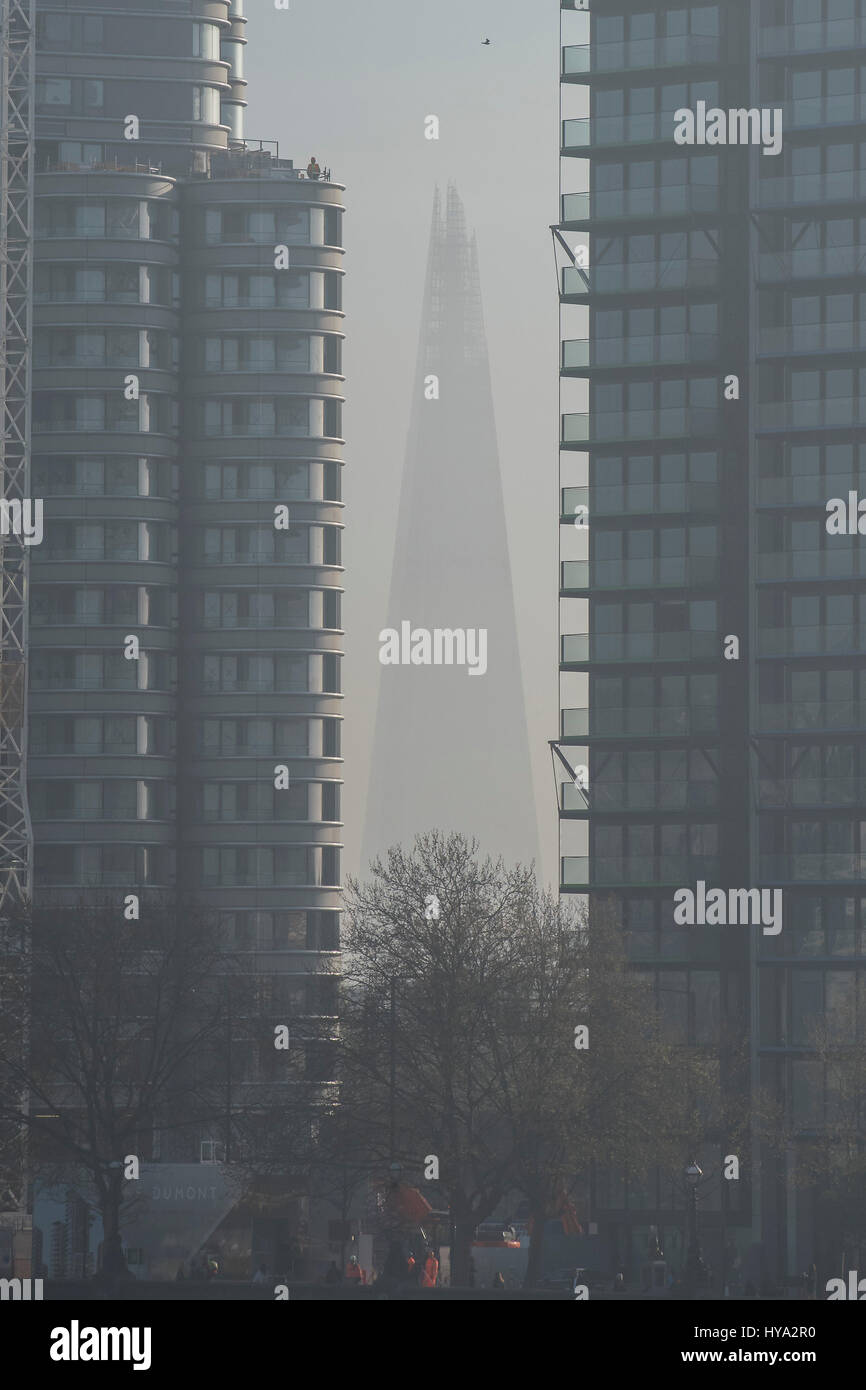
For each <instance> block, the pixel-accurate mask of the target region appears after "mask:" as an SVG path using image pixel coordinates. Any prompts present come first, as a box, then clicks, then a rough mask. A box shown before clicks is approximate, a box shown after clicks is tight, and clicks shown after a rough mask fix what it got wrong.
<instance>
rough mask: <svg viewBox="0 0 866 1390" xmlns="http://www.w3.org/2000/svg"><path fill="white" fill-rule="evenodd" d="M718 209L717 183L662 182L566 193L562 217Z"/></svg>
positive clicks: (679, 214)
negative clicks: (638, 186)
mask: <svg viewBox="0 0 866 1390" xmlns="http://www.w3.org/2000/svg"><path fill="white" fill-rule="evenodd" d="M828 177H835V176H832V175H828ZM776 182H787V180H776ZM718 210H719V189H718V187H717V185H715V184H702V183H672V184H658V185H654V186H653V187H651V188H610V189H599V190H596V191H593V192H586V193H564V194H563V195H562V217H561V221H562V222H563V223H569V222H587V221H590V220H591V219H594V218H595V219H599V220H614V221H615V220H618V219H621V218H626V217H628V218H637V219H642V218H646V217H685V216H687V215H689V214H693V213H699V212H718Z"/></svg>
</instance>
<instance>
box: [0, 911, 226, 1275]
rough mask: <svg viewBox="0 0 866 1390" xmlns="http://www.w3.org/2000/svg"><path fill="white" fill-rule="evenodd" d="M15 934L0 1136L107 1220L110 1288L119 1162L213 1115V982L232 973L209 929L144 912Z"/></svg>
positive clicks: (222, 1029)
mask: <svg viewBox="0 0 866 1390" xmlns="http://www.w3.org/2000/svg"><path fill="white" fill-rule="evenodd" d="M16 928H17V935H18V938H19V940H20V943H21V951H20V954H19V956H18V959H17V962H16V963H15V964H14V965H13V964H12V963H11V958H10V955H9V953H8V952H7V954H6V955H5V957H4V962H5V972H4V980H3V985H4V993H5V995H6V996H7V999H8V1000H9V1001H10V1005H11V1007H10V1008H9V1009H8V1012H7V1014H6V1022H5V1024H4V1025H3V1026H2V1028H0V1127H5V1128H6V1131H7V1133H9V1132H10V1131H13V1130H16V1129H17V1131H18V1132H19V1133H20V1132H21V1128H22V1126H23V1128H24V1130H25V1132H26V1135H27V1139H28V1148H29V1161H30V1165H31V1168H34V1169H36V1170H37V1171H38V1172H39V1173H40V1174H41V1175H46V1174H51V1175H61V1174H64V1173H65V1174H66V1175H67V1176H68V1174H69V1172H70V1170H77V1171H78V1172H79V1173H82V1174H83V1175H84V1176H85V1178H86V1180H87V1181H88V1183H89V1185H90V1186H91V1187H92V1190H93V1192H94V1194H95V1199H96V1202H97V1205H98V1207H99V1210H100V1213H101V1216H102V1222H103V1229H104V1246H103V1271H104V1272H105V1273H106V1274H107V1275H117V1274H120V1273H123V1272H124V1269H125V1265H124V1261H123V1256H122V1253H121V1223H122V1216H123V1214H124V1213H125V1212H127V1211H128V1205H127V1202H126V1198H127V1197H128V1195H129V1193H130V1192H131V1191H133V1190H134V1184H130V1183H129V1182H128V1177H129V1175H130V1174H131V1172H132V1171H134V1166H133V1165H132V1164H130V1163H129V1162H128V1160H129V1159H130V1158H133V1157H134V1158H137V1159H138V1161H139V1162H141V1161H143V1160H146V1159H147V1158H148V1157H149V1156H150V1152H151V1142H152V1135H153V1132H154V1129H155V1128H156V1127H158V1128H159V1129H160V1131H162V1132H166V1131H169V1130H172V1129H174V1130H181V1129H184V1128H189V1127H200V1126H201V1125H203V1124H206V1123H208V1122H210V1121H213V1119H214V1117H215V1116H218V1115H220V1114H221V1113H222V1104H221V1101H222V1093H221V1084H220V1083H221V1069H222V1049H223V1048H224V1045H225V1036H226V1018H225V1002H224V1001H225V991H224V990H223V989H221V988H219V987H218V983H217V982H218V977H219V976H220V975H226V974H227V973H230V971H231V962H230V960H229V958H228V957H227V956H226V955H225V954H224V953H223V952H222V951H221V949H220V941H219V939H218V934H217V932H216V930H215V928H214V926H213V923H212V922H209V921H208V920H206V919H205V918H203V917H201V916H199V915H196V914H195V913H194V912H192V911H178V910H174V909H173V908H167V907H166V908H151V909H147V908H143V911H142V917H141V920H140V921H127V920H125V919H124V917H123V915H122V913H121V912H119V911H118V908H117V907H116V906H114V905H112V906H110V907H107V906H94V905H90V904H88V905H84V904H82V905H79V906H77V907H75V908H69V909H44V910H38V911H34V912H32V913H30V914H28V915H27V917H26V918H22V919H21V920H20V921H19V922H18V923H17V924H16ZM25 1032H26V1045H25V1046H23V1047H22V1038H23V1037H24V1036H25ZM22 1096H25V1097H26V1103H25V1104H24V1105H23V1106H22V1103H21V1100H22Z"/></svg>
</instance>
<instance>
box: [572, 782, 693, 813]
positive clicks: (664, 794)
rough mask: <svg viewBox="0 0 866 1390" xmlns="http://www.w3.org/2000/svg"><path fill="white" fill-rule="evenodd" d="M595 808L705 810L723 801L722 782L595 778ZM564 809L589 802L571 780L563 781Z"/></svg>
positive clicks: (592, 800) (578, 808)
mask: <svg viewBox="0 0 866 1390" xmlns="http://www.w3.org/2000/svg"><path fill="white" fill-rule="evenodd" d="M588 796H589V809H590V810H591V811H612V812H616V811H649V812H655V811H701V810H712V809H713V808H714V807H716V806H718V804H719V784H718V782H711V781H706V782H697V781H681V782H675V781H664V782H635V781H622V782H604V783H601V782H593V781H590V786H589V790H588ZM562 809H563V811H585V810H586V809H587V807H586V802H585V801H584V799H583V797H582V796H581V794H580V791H579V790H578V788H577V787H575V786H574V785H573V784H572V783H571V782H563V784H562Z"/></svg>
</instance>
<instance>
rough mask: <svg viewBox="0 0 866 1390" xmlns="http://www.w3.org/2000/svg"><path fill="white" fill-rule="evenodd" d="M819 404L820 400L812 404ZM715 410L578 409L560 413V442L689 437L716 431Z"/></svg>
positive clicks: (684, 407)
mask: <svg viewBox="0 0 866 1390" xmlns="http://www.w3.org/2000/svg"><path fill="white" fill-rule="evenodd" d="M816 404H820V403H816ZM718 429H719V412H718V411H717V410H711V409H709V408H707V407H698V406H696V407H692V408H691V409H690V408H689V407H688V406H676V407H674V408H672V409H667V410H629V411H622V410H611V411H597V410H596V411H593V412H592V413H591V414H589V413H587V412H586V411H578V412H576V413H575V414H573V415H563V417H562V434H561V443H562V444H563V445H567V444H580V443H587V442H589V443H593V444H600V443H606V442H608V441H611V440H620V439H621V440H625V441H627V440H632V439H693V438H696V437H700V436H704V437H706V436H710V435H714V434H717V433H718Z"/></svg>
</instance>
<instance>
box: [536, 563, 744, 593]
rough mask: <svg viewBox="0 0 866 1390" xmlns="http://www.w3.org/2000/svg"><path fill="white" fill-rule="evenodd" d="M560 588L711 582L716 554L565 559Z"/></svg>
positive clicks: (715, 576) (716, 567) (714, 577)
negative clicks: (617, 558) (615, 558)
mask: <svg viewBox="0 0 866 1390" xmlns="http://www.w3.org/2000/svg"><path fill="white" fill-rule="evenodd" d="M561 570H562V572H561V576H560V579H561V587H562V588H563V589H586V588H587V587H588V586H589V585H590V582H591V584H592V587H593V588H594V589H628V588H635V589H642V588H666V587H671V588H682V587H686V586H690V585H706V584H714V583H716V582H717V580H718V577H719V562H718V559H717V558H716V557H715V556H708V555H695V556H686V555H673V556H649V557H647V558H639V559H630V558H628V559H624V560H593V561H591V562H590V561H589V560H564V561H563V562H562V566H561Z"/></svg>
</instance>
